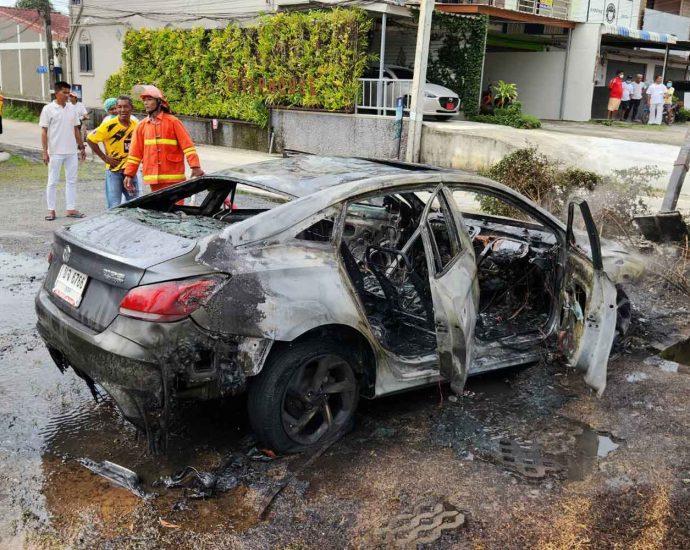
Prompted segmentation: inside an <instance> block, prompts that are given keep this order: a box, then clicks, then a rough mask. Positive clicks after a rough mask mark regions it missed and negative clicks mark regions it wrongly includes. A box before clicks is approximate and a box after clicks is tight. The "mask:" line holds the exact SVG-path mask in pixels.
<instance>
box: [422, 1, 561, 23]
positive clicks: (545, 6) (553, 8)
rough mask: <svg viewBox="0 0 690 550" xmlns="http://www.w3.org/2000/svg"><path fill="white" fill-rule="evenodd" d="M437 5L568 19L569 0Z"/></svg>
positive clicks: (467, 2)
mask: <svg viewBox="0 0 690 550" xmlns="http://www.w3.org/2000/svg"><path fill="white" fill-rule="evenodd" d="M436 3H437V4H475V5H480V6H493V7H495V8H501V9H505V10H512V11H517V12H520V13H529V14H532V15H542V16H544V17H553V18H555V19H568V16H569V14H570V0H541V1H539V0H436Z"/></svg>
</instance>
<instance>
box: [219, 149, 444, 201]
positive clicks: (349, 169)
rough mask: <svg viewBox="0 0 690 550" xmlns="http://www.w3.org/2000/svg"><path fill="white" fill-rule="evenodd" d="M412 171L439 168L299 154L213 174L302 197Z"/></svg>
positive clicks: (431, 170) (435, 170)
mask: <svg viewBox="0 0 690 550" xmlns="http://www.w3.org/2000/svg"><path fill="white" fill-rule="evenodd" d="M411 171H412V172H422V173H424V172H429V173H438V172H439V169H438V168H434V167H431V166H424V165H419V164H406V163H402V162H400V163H398V162H394V161H375V160H367V159H361V158H354V157H321V156H315V155H309V154H298V155H294V156H288V157H285V158H281V159H271V160H265V161H262V162H257V163H254V164H246V165H244V166H239V167H237V168H230V169H228V170H222V171H220V172H217V173H216V174H215V175H221V176H228V177H232V176H236V177H238V178H241V179H243V180H245V181H247V182H251V183H255V184H257V185H259V186H261V187H267V188H271V189H275V190H276V191H280V192H282V193H286V194H288V195H292V196H293V197H304V196H306V195H310V194H312V193H315V192H317V191H321V190H323V189H326V188H328V187H333V186H335V185H340V184H343V183H350V182H353V181H359V180H365V179H371V178H376V177H378V176H390V175H396V174H397V175H401V174H409V173H410V172H411Z"/></svg>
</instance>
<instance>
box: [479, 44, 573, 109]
mask: <svg viewBox="0 0 690 550" xmlns="http://www.w3.org/2000/svg"><path fill="white" fill-rule="evenodd" d="M564 67H565V51H551V52H488V53H487V54H486V61H485V64H484V82H483V85H482V89H485V88H486V83H487V82H493V83H495V82H496V81H498V80H504V81H505V82H514V83H515V84H517V88H518V99H519V101H520V102H521V103H522V110H523V112H524V113H526V114H529V115H534V116H537V117H539V118H544V119H558V118H560V108H561V91H562V86H563V69H564Z"/></svg>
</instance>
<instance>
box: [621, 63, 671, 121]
mask: <svg viewBox="0 0 690 550" xmlns="http://www.w3.org/2000/svg"><path fill="white" fill-rule="evenodd" d="M674 94H675V89H674V88H673V82H672V81H670V80H669V81H668V82H666V85H664V84H663V77H662V76H661V75H657V77H656V78H655V79H654V82H653V83H651V84H648V83H646V82H644V80H643V77H642V75H641V74H637V75H635V77H634V78H633V77H632V76H628V77H627V78H626V77H625V73H624V72H623V71H616V75H615V76H614V77H613V78H612V79H611V81H610V82H609V102H608V120H629V121H630V122H635V121H639V120H640V119H639V118H638V116H641V115H642V110H641V109H640V105H646V106H648V107H649V122H648V124H661V120H662V117H663V113H664V109H667V108H670V106H672V105H673V96H674ZM643 100H644V102H643ZM643 109H644V107H643Z"/></svg>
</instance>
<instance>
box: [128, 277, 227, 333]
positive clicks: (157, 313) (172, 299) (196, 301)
mask: <svg viewBox="0 0 690 550" xmlns="http://www.w3.org/2000/svg"><path fill="white" fill-rule="evenodd" d="M225 280H226V277H224V276H221V275H212V276H209V277H200V278H198V279H184V280H182V281H166V282H165V283H157V284H154V285H144V286H138V287H136V288H133V289H132V290H130V291H129V292H128V293H127V295H126V296H125V297H124V299H123V300H122V303H120V314H121V315H126V316H128V317H134V318H136V319H144V320H146V321H159V322H163V323H166V322H170V321H179V320H180V319H183V318H185V317H187V316H188V315H189V314H191V313H192V312H194V311H196V310H197V309H199V308H200V307H201V306H203V305H205V304H206V302H207V301H208V299H209V298H210V297H211V296H212V295H213V293H214V292H215V291H216V290H217V289H218V288H219V287H220V285H221V283H223V282H224V281H225Z"/></svg>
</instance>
